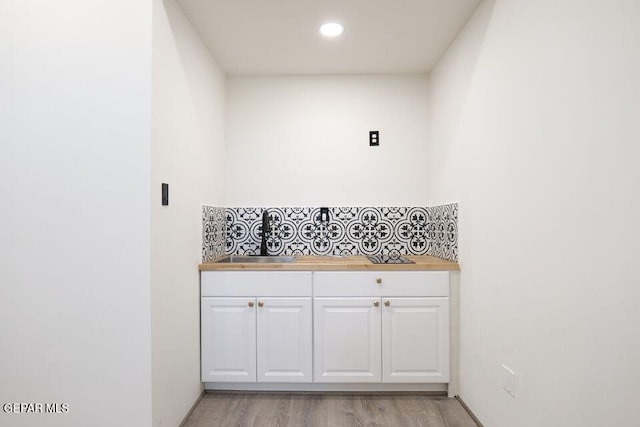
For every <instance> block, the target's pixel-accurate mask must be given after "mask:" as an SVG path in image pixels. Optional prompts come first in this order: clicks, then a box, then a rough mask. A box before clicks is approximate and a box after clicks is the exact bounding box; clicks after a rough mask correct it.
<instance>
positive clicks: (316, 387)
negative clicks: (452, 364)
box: [204, 382, 447, 394]
mask: <svg viewBox="0 0 640 427" xmlns="http://www.w3.org/2000/svg"><path fill="white" fill-rule="evenodd" d="M204 388H205V389H206V390H207V391H215V390H218V391H244V392H251V391H274V392H281V393H289V392H312V393H320V392H346V393H354V392H380V393H389V392H398V391H399V392H408V393H424V392H435V393H438V394H442V393H446V392H447V384H423V383H419V384H411V383H407V384H381V383H222V382H220V383H209V382H207V383H204Z"/></svg>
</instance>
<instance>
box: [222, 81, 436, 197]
mask: <svg viewBox="0 0 640 427" xmlns="http://www.w3.org/2000/svg"><path fill="white" fill-rule="evenodd" d="M227 90H228V92H227V100H228V102H227V150H228V151H227V152H228V156H227V159H228V169H227V182H228V192H227V202H228V203H227V204H228V205H229V206H319V205H329V206H407V205H408V206H413V205H418V206H420V205H424V204H425V203H426V200H427V197H426V191H424V190H421V189H420V188H416V186H415V185H413V183H415V182H426V181H427V169H426V161H427V159H426V155H427V152H426V149H427V147H426V143H427V132H428V126H427V120H426V117H427V110H428V102H427V99H428V97H427V77H426V76H313V77H295V76H286V77H235V78H229V79H228V80H227ZM370 130H379V131H380V140H381V145H380V146H379V147H369V142H368V141H369V131H370Z"/></svg>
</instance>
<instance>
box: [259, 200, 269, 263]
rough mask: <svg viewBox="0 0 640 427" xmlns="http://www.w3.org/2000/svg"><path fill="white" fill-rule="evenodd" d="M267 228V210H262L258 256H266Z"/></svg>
mask: <svg viewBox="0 0 640 427" xmlns="http://www.w3.org/2000/svg"><path fill="white" fill-rule="evenodd" d="M268 229H269V211H267V210H266V209H265V210H264V212H262V241H261V242H260V256H267V255H269V254H268V253H267V230H268Z"/></svg>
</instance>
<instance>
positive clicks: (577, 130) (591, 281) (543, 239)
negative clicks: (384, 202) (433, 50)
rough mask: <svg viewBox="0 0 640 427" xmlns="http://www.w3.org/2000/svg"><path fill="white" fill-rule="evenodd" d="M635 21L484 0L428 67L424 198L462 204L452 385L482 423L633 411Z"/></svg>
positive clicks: (617, 11)
mask: <svg viewBox="0 0 640 427" xmlns="http://www.w3.org/2000/svg"><path fill="white" fill-rule="evenodd" d="M639 18H640V3H638V2H637V1H633V0H628V1H623V0H616V1H607V2H604V1H603V2H599V1H592V2H579V1H560V2H559V1H551V0H543V1H534V2H532V1H529V0H498V1H495V2H493V1H488V0H485V1H484V2H483V3H482V5H481V6H480V9H479V10H478V11H477V12H476V14H475V15H474V18H473V19H472V21H471V22H470V23H469V24H468V25H467V26H466V28H465V30H464V31H463V33H462V34H461V35H460V36H459V37H458V39H457V41H456V42H455V43H454V45H453V46H452V47H451V48H450V49H449V50H448V52H447V53H446V55H445V56H444V58H442V60H441V61H440V63H439V64H438V65H437V67H436V68H435V70H434V71H433V72H432V74H431V79H430V83H431V86H430V91H431V98H430V101H431V110H430V113H431V114H430V122H431V124H432V127H431V133H430V138H431V139H430V142H431V144H432V149H431V151H430V154H431V155H430V162H429V168H428V169H429V172H430V173H429V179H428V182H429V184H430V189H431V191H430V194H431V202H432V203H441V202H446V201H450V200H457V201H459V202H460V262H461V265H462V289H461V291H462V295H461V301H462V306H461V324H462V331H461V335H462V341H461V354H462V359H461V370H462V371H461V393H460V394H461V396H462V398H463V399H464V400H465V401H466V402H467V403H468V405H469V406H470V407H471V409H472V410H473V411H474V412H475V413H476V415H478V417H479V418H480V420H481V421H483V423H484V425H486V426H491V427H513V426H518V427H527V426H532V427H533V426H542V425H544V426H563V427H570V426H581V427H585V426H587V427H588V426H594V427H595V426H605V425H606V426H614V425H636V424H637V423H638V421H637V392H638V385H639V384H640V367H639V365H638V361H639V360H640V334H638V333H637V325H638V324H640V286H639V285H640V264H639V263H638V254H639V251H638V240H639V238H640V221H638V218H640V196H639V194H640V193H639V192H638V183H640V168H639V167H638V159H640V145H639V144H638V141H639V140H640V122H639V121H638V118H637V112H638V111H640V77H639V76H640V26H638V19H639ZM502 363H504V364H506V365H508V366H509V367H511V368H513V369H514V370H515V371H516V373H517V375H518V377H517V385H516V393H517V398H516V399H512V398H511V397H509V396H508V395H507V394H506V393H505V392H503V391H502V390H501V364H502Z"/></svg>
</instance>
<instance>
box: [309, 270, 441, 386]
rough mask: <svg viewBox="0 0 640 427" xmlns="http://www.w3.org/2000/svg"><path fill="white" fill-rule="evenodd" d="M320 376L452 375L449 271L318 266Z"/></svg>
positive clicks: (427, 379)
mask: <svg viewBox="0 0 640 427" xmlns="http://www.w3.org/2000/svg"><path fill="white" fill-rule="evenodd" d="M313 286H314V380H315V381H316V382H329V383H335V382H337V383H345V382H385V383H447V382H449V298H448V296H449V277H448V273H447V272H317V273H314V283H313Z"/></svg>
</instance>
